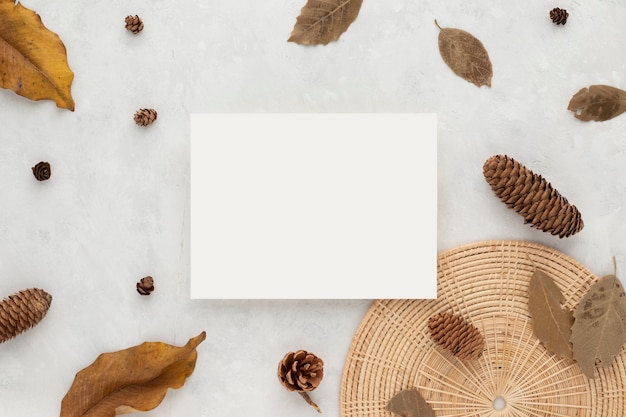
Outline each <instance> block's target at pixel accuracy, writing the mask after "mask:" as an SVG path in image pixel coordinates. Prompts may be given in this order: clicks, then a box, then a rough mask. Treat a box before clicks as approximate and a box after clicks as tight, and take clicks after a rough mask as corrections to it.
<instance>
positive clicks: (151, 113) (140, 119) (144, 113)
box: [134, 109, 157, 126]
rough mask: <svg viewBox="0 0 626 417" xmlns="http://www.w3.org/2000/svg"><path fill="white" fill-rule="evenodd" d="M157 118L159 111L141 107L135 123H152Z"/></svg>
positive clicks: (141, 124)
mask: <svg viewBox="0 0 626 417" xmlns="http://www.w3.org/2000/svg"><path fill="white" fill-rule="evenodd" d="M156 118H157V111H156V110H154V109H139V110H137V111H136V112H135V116H134V119H135V123H137V124H138V125H139V126H148V125H151V124H152V123H153V122H154V121H155V120H156Z"/></svg>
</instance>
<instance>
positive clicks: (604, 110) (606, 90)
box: [567, 85, 626, 122]
mask: <svg viewBox="0 0 626 417" xmlns="http://www.w3.org/2000/svg"><path fill="white" fill-rule="evenodd" d="M567 110H571V111H573V112H574V117H576V118H577V119H579V120H582V121H584V122H588V121H590V120H593V121H594V122H604V121H607V120H610V119H612V118H614V117H617V116H619V115H620V114H622V113H624V112H625V111H626V91H624V90H620V89H619V88H615V87H611V86H609V85H591V86H589V88H582V89H581V90H580V91H578V92H577V93H576V94H574V95H573V96H572V98H571V99H570V102H569V105H568V106H567Z"/></svg>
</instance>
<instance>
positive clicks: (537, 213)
mask: <svg viewBox="0 0 626 417" xmlns="http://www.w3.org/2000/svg"><path fill="white" fill-rule="evenodd" d="M483 174H484V176H485V179H486V180H487V182H488V183H489V185H490V186H491V189H492V190H493V192H494V193H495V195H496V196H497V197H498V198H500V200H502V202H504V203H505V204H506V206H507V207H509V208H512V209H513V210H515V211H516V212H517V213H519V214H520V215H521V216H522V217H524V222H525V223H530V224H531V225H532V227H535V228H537V229H539V230H542V231H544V232H549V233H551V234H552V235H558V236H559V237H560V238H563V237H568V236H571V235H573V234H575V233H578V232H579V231H581V230H582V228H583V227H584V223H583V220H582V216H581V214H580V212H579V211H578V209H577V208H576V206H573V205H571V204H569V202H568V201H567V199H566V198H565V197H563V196H562V195H561V194H560V193H559V192H558V191H557V190H555V189H554V188H552V185H550V183H549V182H548V181H546V180H545V179H544V178H543V177H542V176H541V175H538V174H534V173H533V172H532V171H531V170H529V169H528V168H526V167H525V166H523V165H522V164H520V163H519V162H517V161H515V160H514V159H513V158H510V157H508V156H506V155H494V156H492V157H490V158H489V159H487V161H485V164H484V165H483Z"/></svg>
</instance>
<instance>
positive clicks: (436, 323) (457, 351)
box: [428, 312, 485, 359]
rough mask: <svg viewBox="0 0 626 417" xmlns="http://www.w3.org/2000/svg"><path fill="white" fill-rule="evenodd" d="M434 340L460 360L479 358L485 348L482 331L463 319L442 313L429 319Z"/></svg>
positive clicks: (429, 326) (429, 328)
mask: <svg viewBox="0 0 626 417" xmlns="http://www.w3.org/2000/svg"><path fill="white" fill-rule="evenodd" d="M428 330H429V331H430V335H431V337H432V339H433V340H434V341H435V343H437V344H438V345H440V346H441V347H443V348H444V349H446V350H449V351H450V352H452V354H453V355H454V356H456V357H457V358H459V359H475V358H478V357H479V356H480V355H481V354H482V352H483V348H484V346H485V339H484V338H483V336H482V334H481V333H480V331H479V330H478V329H477V328H476V327H474V325H472V324H471V323H470V322H468V321H466V320H465V319H464V318H463V317H461V316H457V315H455V314H451V313H446V312H441V313H438V314H436V315H434V316H432V317H431V318H430V319H428Z"/></svg>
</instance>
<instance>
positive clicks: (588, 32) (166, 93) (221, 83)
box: [0, 0, 626, 417]
mask: <svg viewBox="0 0 626 417" xmlns="http://www.w3.org/2000/svg"><path fill="white" fill-rule="evenodd" d="M24 5H25V6H26V7H29V8H31V9H34V10H36V11H37V12H39V14H40V15H41V16H42V18H43V21H44V23H45V24H46V26H48V27H49V28H50V29H51V30H53V31H54V32H56V33H58V34H59V35H60V37H61V38H62V39H63V41H64V43H65V45H66V47H67V50H68V61H69V64H70V66H71V68H72V70H73V71H74V72H75V74H76V76H75V79H74V83H73V86H72V92H73V96H74V99H75V101H76V111H75V112H73V113H72V112H69V111H66V110H60V109H57V108H56V107H55V106H54V104H53V103H50V102H38V103H34V102H31V101H28V100H26V99H24V98H22V97H18V96H16V95H15V94H13V93H11V92H9V91H0V125H1V126H2V128H1V129H0V141H1V143H2V147H1V148H0V192H2V195H3V199H2V204H1V205H0V290H1V293H2V296H6V295H9V294H11V293H13V292H15V291H18V290H21V289H24V288H28V287H41V288H44V289H46V290H47V291H49V292H50V293H51V294H52V295H53V297H54V300H53V304H52V307H51V309H50V311H49V313H48V315H47V316H46V318H45V319H44V321H43V322H42V323H41V324H40V325H38V326H37V327H36V328H34V329H32V330H30V331H29V332H28V333H25V334H23V335H20V336H18V337H17V338H16V339H14V340H11V341H9V342H6V343H3V344H1V345H0V407H1V410H2V411H1V413H2V415H7V416H9V415H10V416H33V417H40V416H41V417H43V416H54V415H58V413H59V410H60V403H61V399H62V397H63V395H64V394H65V392H66V391H67V389H68V388H69V386H70V384H71V382H72V380H73V377H74V374H75V373H76V372H77V371H79V370H80V369H82V368H84V367H85V366H87V365H88V364H90V363H91V362H92V361H93V360H94V359H95V358H96V356H97V355H98V354H99V353H101V352H105V351H112V350H118V349H122V348H126V347H129V346H133V345H136V344H139V343H141V342H143V341H145V340H161V341H165V342H168V343H172V344H183V343H184V342H185V341H186V340H187V339H188V338H190V337H192V336H195V335H196V334H198V333H200V332H201V331H202V330H206V331H207V335H208V338H207V340H206V341H205V342H204V343H203V344H201V345H200V346H199V348H198V351H199V359H198V363H197V367H196V371H195V373H194V374H193V375H192V376H191V377H190V378H189V380H188V381H187V383H186V385H185V387H183V388H182V389H180V390H177V391H170V392H169V394H168V395H167V397H166V398H165V400H164V401H163V403H162V404H161V405H160V406H159V407H158V408H156V409H155V410H153V411H151V412H148V413H145V414H144V415H145V416H147V417H166V416H168V417H169V416H198V417H199V416H203V417H208V416H244V415H254V416H257V417H265V416H267V417H270V416H272V417H276V416H292V415H303V416H304V415H311V416H312V415H316V413H315V411H314V410H313V409H311V408H310V407H308V405H306V403H304V401H302V399H301V398H299V396H297V395H295V394H291V393H288V392H287V391H285V390H284V389H283V388H282V387H280V385H279V384H278V382H277V380H276V377H275V371H276V369H275V368H276V364H277V362H278V360H279V359H280V358H281V357H282V355H283V354H284V353H286V352H287V351H290V350H294V349H299V348H305V349H309V350H311V351H313V352H315V353H317V354H318V355H320V356H321V357H322V358H324V360H325V362H326V376H325V379H324V381H323V383H322V385H321V386H320V388H318V390H316V391H315V392H314V393H313V397H314V399H315V400H316V401H317V402H318V403H319V405H320V406H321V407H322V409H323V410H324V414H325V415H328V416H338V415H339V388H340V382H341V371H342V367H343V362H344V359H345V356H346V353H347V351H348V348H349V344H350V341H351V338H352V335H353V333H354V331H355V330H356V327H357V326H358V323H359V322H360V319H361V318H362V317H363V315H364V314H365V312H366V311H367V308H368V307H369V305H370V303H371V300H356V301H341V300H333V301H330V300H311V301H278V300H267V301H246V300H240V301H191V300H190V298H189V258H188V246H187V245H188V237H189V222H188V218H189V212H188V209H189V207H188V205H189V178H188V173H189V166H188V160H189V155H188V151H189V148H188V145H189V143H188V139H189V115H190V114H191V113H192V112H254V111H269V112H285V111H293V112H435V113H437V114H438V119H439V157H438V161H437V163H438V164H437V171H438V175H439V180H438V182H439V197H438V198H439V224H438V233H439V236H438V242H437V245H438V249H439V250H440V251H443V250H446V249H450V248H453V247H455V246H457V245H460V244H465V243H470V242H474V241H477V240H483V239H524V240H531V241H535V242H540V243H544V244H547V245H550V246H553V247H555V248H557V249H559V250H561V251H563V252H565V253H567V254H569V255H571V256H573V257H575V258H576V259H578V260H579V261H581V262H583V263H584V264H586V265H587V266H588V267H589V268H590V269H591V270H592V271H594V272H596V273H597V274H599V275H603V274H606V273H609V272H612V268H613V266H612V257H613V256H615V257H616V258H617V266H618V275H620V271H623V270H624V269H625V267H626V239H624V236H626V222H625V220H626V213H625V212H624V207H626V192H624V187H623V178H625V175H626V141H625V140H624V131H625V129H624V127H625V125H626V116H620V117H618V118H616V119H614V120H611V121H608V122H605V123H593V122H590V123H583V122H580V121H578V120H576V119H575V118H574V117H573V116H572V114H571V113H570V112H568V111H567V110H566V108H567V104H568V102H569V99H570V97H571V96H572V95H573V94H574V93H575V92H577V91H578V90H579V89H580V88H582V87H585V86H588V85H591V84H609V85H613V86H615V87H618V88H624V89H626V82H625V81H624V74H626V55H624V51H623V42H622V39H624V35H625V31H626V29H625V28H624V25H623V22H624V21H625V20H626V6H624V4H623V2H622V1H621V0H620V1H618V0H614V1H610V0H591V1H574V0H572V1H563V0H557V1H554V2H545V1H543V0H528V1H524V2H502V1H501V0H476V1H464V0H449V1H445V2H440V1H434V0H424V1H407V0H398V1H395V2H387V1H383V0H365V1H364V4H363V7H362V9H361V12H360V14H359V17H358V19H357V20H356V22H355V23H354V24H353V25H352V26H351V27H350V29H349V30H348V32H346V33H345V34H344V35H343V36H342V37H341V39H340V40H339V41H338V42H335V43H332V44H330V45H328V46H326V47H302V46H299V45H295V44H292V43H288V42H286V39H287V38H288V36H289V34H290V32H291V29H292V27H293V24H294V22H295V18H296V16H297V15H298V13H299V10H300V8H301V7H302V6H303V5H304V1H303V0H298V1H295V0H290V1H287V0H267V1H264V2H255V1H250V0H210V1H204V2H202V1H188V2H184V3H181V2H173V1H166V0H153V1H151V2H147V1H130V2H129V1H121V0H112V1H108V2H89V3H86V2H73V1H69V0H57V1H52V2H51V1H43V0H28V1H25V3H24ZM556 6H559V7H562V8H565V9H567V10H568V11H569V13H570V17H569V19H568V23H567V24H566V25H565V26H556V25H554V24H553V23H552V22H551V21H550V20H549V18H548V13H549V10H550V9H551V8H553V7H556ZM129 14H138V15H140V16H141V17H142V18H143V20H144V22H145V29H144V31H143V32H142V33H141V34H140V35H138V36H132V35H131V34H130V33H129V32H127V31H126V30H125V29H124V17H125V16H127V15H129ZM434 19H437V20H438V22H439V23H440V24H441V25H442V26H444V27H457V28H460V29H465V30H467V31H469V32H471V33H473V34H474V35H475V36H476V37H478V38H479V39H480V40H481V41H482V42H483V43H484V45H485V47H486V48H487V50H488V51H489V53H490V57H491V60H492V62H493V69H494V77H493V86H492V88H487V87H482V88H477V87H475V86H474V85H473V84H470V83H468V82H466V81H464V80H462V79H460V78H458V77H456V76H455V75H454V74H453V73H452V72H451V71H450V69H449V68H447V67H446V66H445V64H444V63H443V61H442V60H441V58H440V56H439V53H438V50H437V35H438V33H437V28H436V27H435V24H434ZM140 107H153V108H155V109H157V110H158V112H159V118H158V120H157V122H156V123H155V124H154V125H152V126H150V127H149V128H145V129H144V128H139V127H137V126H135V124H134V122H133V120H132V115H133V113H134V112H135V110H136V109H138V108H140ZM497 153H506V154H509V155H510V156H512V157H514V158H516V159H518V160H519V161H520V162H523V163H524V164H525V165H527V166H528V167H529V168H531V169H533V170H534V171H535V172H538V173H541V174H542V175H543V176H544V177H546V178H547V179H548V180H549V181H550V182H551V183H552V184H553V185H554V186H555V188H557V189H558V190H559V191H560V192H561V193H562V194H563V195H565V196H566V197H567V198H568V199H569V201H570V202H571V203H573V204H575V205H576V206H577V207H578V208H579V209H580V210H581V212H582V213H583V219H584V221H585V228H584V230H583V231H582V232H580V233H579V234H577V235H575V236H573V237H571V238H568V239H563V240H561V239H558V238H555V237H553V236H550V235H547V234H545V233H542V232H539V231H537V230H534V229H531V228H530V227H528V226H526V225H524V224H523V221H522V219H521V217H519V216H518V215H517V214H516V213H514V212H512V211H511V210H508V209H506V208H505V207H504V205H503V204H502V203H501V202H499V201H498V200H497V199H496V198H495V197H493V195H492V193H491V190H490V189H489V187H488V186H487V184H486V182H485V181H484V179H483V177H482V164H483V162H484V161H485V159H487V158H488V157H489V156H491V155H493V154H497ZM40 160H47V161H49V162H50V163H51V164H52V170H53V174H52V175H53V176H52V179H51V180H50V181H47V182H44V183H38V182H37V181H35V180H34V178H33V176H32V174H31V172H30V167H31V166H33V165H34V164H35V163H37V162H39V161H40ZM145 275H152V276H153V277H154V278H155V281H156V291H155V292H154V293H153V294H152V295H151V296H150V297H140V296H139V295H138V294H137V293H136V292H135V290H134V285H135V283H136V281H137V280H138V279H139V278H141V277H143V276H145ZM294 285H302V286H303V287H304V288H306V286H307V285H315V283H313V282H307V283H300V282H298V281H297V277H294Z"/></svg>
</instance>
